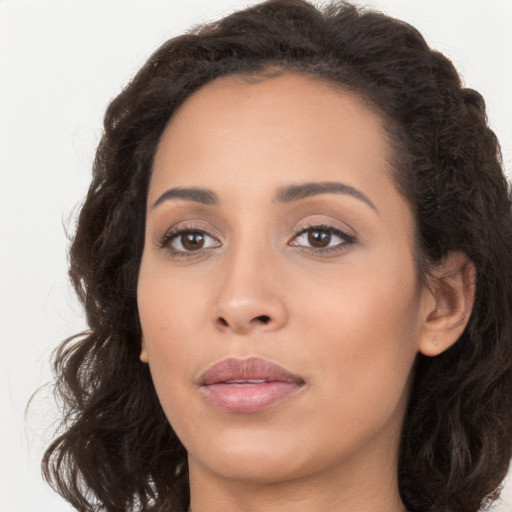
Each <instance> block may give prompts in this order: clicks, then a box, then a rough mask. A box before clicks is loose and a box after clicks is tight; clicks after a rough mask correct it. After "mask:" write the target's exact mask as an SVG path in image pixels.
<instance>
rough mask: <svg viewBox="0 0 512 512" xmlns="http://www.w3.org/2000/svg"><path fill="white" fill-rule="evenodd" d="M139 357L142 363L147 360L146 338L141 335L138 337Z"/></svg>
mask: <svg viewBox="0 0 512 512" xmlns="http://www.w3.org/2000/svg"><path fill="white" fill-rule="evenodd" d="M139 358H140V360H141V361H142V362H143V363H147V362H148V352H147V350H146V340H145V339H144V336H141V339H140V356H139Z"/></svg>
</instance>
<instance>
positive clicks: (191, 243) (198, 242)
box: [181, 232, 204, 251]
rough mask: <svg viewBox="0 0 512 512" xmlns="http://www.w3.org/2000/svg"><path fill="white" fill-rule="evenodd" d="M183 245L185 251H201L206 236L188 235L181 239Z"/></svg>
mask: <svg viewBox="0 0 512 512" xmlns="http://www.w3.org/2000/svg"><path fill="white" fill-rule="evenodd" d="M181 243H182V244H183V247H184V248H185V249H188V250H190V251H196V250H197V249H201V247H203V245H204V235H203V233H198V232H194V233H187V234H186V235H183V236H182V237H181Z"/></svg>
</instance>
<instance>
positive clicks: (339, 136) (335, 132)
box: [138, 74, 472, 512]
mask: <svg viewBox="0 0 512 512" xmlns="http://www.w3.org/2000/svg"><path fill="white" fill-rule="evenodd" d="M389 162H390V149H389V147H388V143H387V139H386V135H385V132H384V129H383V127H382V125H381V122H380V120H379V118H378V117H377V116H376V115H375V114H374V113H372V112H371V111H370V110H369V109H368V108H366V106H365V104H364V102H363V101H362V100H361V99H359V98H358V97H356V96H354V95H352V94H348V93H346V92H342V91H340V90H337V89H335V88H333V87H330V86H328V85H325V84H322V83H319V82H316V81H313V80H311V79H309V78H305V77H301V76H298V75H293V74H283V75H281V76H278V77H274V78H267V79H263V80H256V81H255V80H252V81H248V80H244V79H243V78H240V77H227V78H222V79H218V80H216V81H214V82H212V83H210V84H208V85H206V86H205V87H203V88H202V89H201V90H199V91H198V92H196V93H195V94H193V95H192V96H191V97H189V98H188V99H187V101H186V102H185V103H184V104H183V105H182V106H181V108H180V109H179V111H178V112H177V113H176V114H175V115H174V116H173V118H172V119H171V121H170V123H169V125H168V127H167V128H166V130H165V132H164V134H163V136H162V139H161V141H160V145H159V148H158V151H157V154H156V158H155V164H154V169H153V174H152V178H151V182H150V187H149V194H148V208H147V220H146V239H145V247H144V253H143V257H142V262H141V267H140V276H139V284H138V304H139V313H140V319H141V324H142V331H143V339H142V352H141V360H142V361H143V362H148V363H149V365H150V369H151V374H152V378H153V381H154V384H155V388H156V390H157V393H158V396H159V399H160V401H161V404H162V407H163V409H164V411H165V413H166V415H167V418H168V419H169V422H170V423H171V425H172V427H173V428H174V430H175V432H176V433H177V435H178V437H179V438H180V440H181V441H182V443H183V444H184V446H185V447H186V449H187V452H188V454H189V472H190V486H191V509H192V510H193V511H194V512H216V511H219V512H220V511H222V512H230V511H233V512H234V511H251V512H263V511H265V512H270V511H281V512H282V511H287V512H299V511H301V512H305V511H308V512H310V511H313V510H319V511H320V510H321V511H323V512H330V511H332V512H334V511H336V512H348V511H350V512H377V511H378V512H398V511H403V510H404V507H403V504H402V502H401V500H400V497H399V494H398V490H397V489H398V487H397V477H396V467H397V447H398V443H399V437H400V430H401V426H402V422H403V417H404V411H405V406H406V400H407V396H408V391H409V385H410V380H411V372H412V366H413V363H414V360H415V357H416V355H417V353H418V351H422V352H423V353H425V354H427V355H436V354H438V353H439V352H441V351H442V350H444V349H446V348H447V347H448V346H450V345H451V344H452V343H453V342H455V340H456V339H457V337H458V335H459V334H460V333H461V332H462V329H463V328H464V325H465V322H466V321H467V317H468V316H469V311H470V309H471V300H472V299H471V297H472V295H471V285H470V283H471V275H470V271H468V270H467V268H468V266H467V263H466V262H465V259H464V258H463V256H461V255H457V254H455V255H452V256H451V257H450V258H448V259H447V260H446V261H445V262H444V263H443V268H442V269H440V270H439V271H441V270H442V271H443V272H444V273H445V274H446V275H448V274H449V276H450V277H449V278H447V279H445V281H444V285H443V286H438V285H436V282H434V281H427V282H423V281H422V282H420V281H419V279H418V272H417V268H416V265H415V261H414V257H413V248H412V244H413V242H412V241H413V234H414V219H413V217H412V214H411V210H410V208H409V205H408V204H407V202H406V200H405V199H404V198H403V197H402V196H401V195H400V193H399V192H398V191H397V188H396V186H395V182H394V181H393V178H392V170H391V168H390V163H389ZM326 182H328V183H333V182H336V183H341V184H343V185H344V186H345V189H344V190H341V191H340V190H338V191H337V192H334V191H331V192H329V191H324V192H323V193H320V194H314V195H311V196H309V197H305V198H302V199H298V200H293V201H287V202H283V201H279V200H278V198H276V194H277V195H278V193H279V190H281V189H282V188H283V187H287V186H290V185H297V184H304V183H326ZM347 186H348V187H351V188H350V189H348V188H346V187H347ZM176 187H182V188H191V187H192V188H197V187H200V188H202V189H208V190H209V191H212V192H214V193H215V194H216V195H217V196H218V202H217V204H203V203H201V202H198V201H196V200H192V199H193V198H191V197H171V195H172V194H168V195H167V196H165V195H164V194H165V193H166V191H168V190H170V189H173V188H176ZM347 190H351V191H352V192H353V191H354V190H355V191H357V192H356V193H347ZM358 194H359V195H358ZM363 194H364V197H363ZM196 199H197V198H196ZM281 199H282V198H281ZM156 202H158V204H157V205H156V206H155V203H156ZM315 226H321V227H320V228H316V229H317V232H316V235H317V236H324V238H325V237H326V236H327V237H329V236H330V241H329V242H328V246H329V247H328V249H329V250H327V251H326V250H322V251H318V248H315V247H313V246H312V245H311V240H312V239H311V238H310V237H309V238H308V236H312V235H313V234H314V233H313V232H314V231H315V229H314V227H315ZM307 229H309V231H306V232H304V233H302V234H300V235H299V236H297V232H301V230H302V231H303V230H307ZM318 229H320V230H323V231H322V232H321V233H318ZM170 230H174V235H173V236H174V238H172V236H167V238H165V236H166V234H168V233H169V231H170ZM176 230H178V231H179V230H181V231H179V232H178V233H176ZM187 230H188V234H190V232H197V231H198V230H201V231H203V232H204V233H206V234H204V235H202V236H203V237H204V238H203V244H204V245H203V247H202V248H199V249H195V248H194V247H197V246H193V245H192V248H191V249H190V246H184V245H183V242H184V241H185V242H186V239H185V238H184V237H183V235H184V234H185V235H186V234H187ZM333 230H334V231H333ZM336 230H339V231H341V232H345V233H347V234H348V235H349V236H348V237H347V236H344V235H338V234H336V232H337V231H336ZM162 239H164V241H162ZM315 240H316V239H314V237H313V242H315ZM315 243H316V242H315ZM249 356H258V357H262V358H265V359H268V360H270V361H273V362H276V363H278V364H280V365H281V366H283V367H284V368H285V369H287V370H288V371H291V372H293V373H294V374H297V375H300V376H301V377H302V378H303V380H304V382H305V385H304V386H303V387H302V388H301V389H300V391H299V392H297V393H296V394H295V395H293V396H291V397H288V398H287V399H285V400H283V401H280V402H278V403H277V404H274V405H272V406H271V407H269V408H268V409H265V410H262V411H259V412H256V413H252V414H239V413H233V412H229V411H225V410H222V409H220V408H219V407H217V406H215V405H214V404H212V403H211V402H210V401H208V400H207V399H206V398H205V395H204V394H203V393H202V392H201V390H200V389H199V387H198V384H197V379H198V376H199V375H201V373H202V372H204V371H205V370H206V369H207V368H209V367H210V366H211V365H212V364H214V363H216V362H218V361H221V360H223V359H225V358H227V357H237V358H245V357H249Z"/></svg>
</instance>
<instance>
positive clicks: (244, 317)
mask: <svg viewBox="0 0 512 512" xmlns="http://www.w3.org/2000/svg"><path fill="white" fill-rule="evenodd" d="M243 252H244V254H241V253H239V254H233V255H232V256H231V257H230V259H229V261H228V262H226V265H225V267H224V269H223V272H222V275H221V276H220V277H219V282H220V286H219V292H218V295H217V298H216V301H215V306H214V314H213V322H214V325H215V328H216V329H218V330H220V331H223V332H232V333H236V334H251V333H256V332H270V331H276V330H279V329H281V328H282V327H284V325H285V324H286V322H287V319H288V313H287V309H286V306H285V301H284V294H283V291H284V290H282V287H281V286H280V280H279V279H278V276H277V274H278V271H277V269H276V265H274V264H273V262H272V261H271V258H270V257H268V255H267V256H266V255H264V254H261V253H260V254H259V255H256V253H255V252H253V253H252V254H247V251H243Z"/></svg>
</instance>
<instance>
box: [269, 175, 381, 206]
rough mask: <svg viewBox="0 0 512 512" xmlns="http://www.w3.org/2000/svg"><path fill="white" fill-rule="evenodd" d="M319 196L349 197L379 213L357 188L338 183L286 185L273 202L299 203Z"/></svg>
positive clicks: (323, 182) (279, 190)
mask: <svg viewBox="0 0 512 512" xmlns="http://www.w3.org/2000/svg"><path fill="white" fill-rule="evenodd" d="M320 194H345V195H349V196H352V197H355V198H356V199H359V200H360V201H363V203H366V204H367V205H368V206H370V208H372V209H373V210H375V211H376V212H377V213H378V212H379V211H378V210H377V207H376V206H375V205H374V204H373V202H372V201H371V200H370V199H369V198H368V196H366V195H365V194H363V193H362V192H361V191H360V190H358V189H357V188H354V187H351V186H350V185H346V184H345V183H340V182H338V181H322V182H312V183H302V184H299V185H288V186H286V187H281V188H280V189H278V191H277V194H276V197H275V201H277V202H278V203H291V202H293V201H300V200H301V199H306V198H308V197H312V196H317V195H320Z"/></svg>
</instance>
